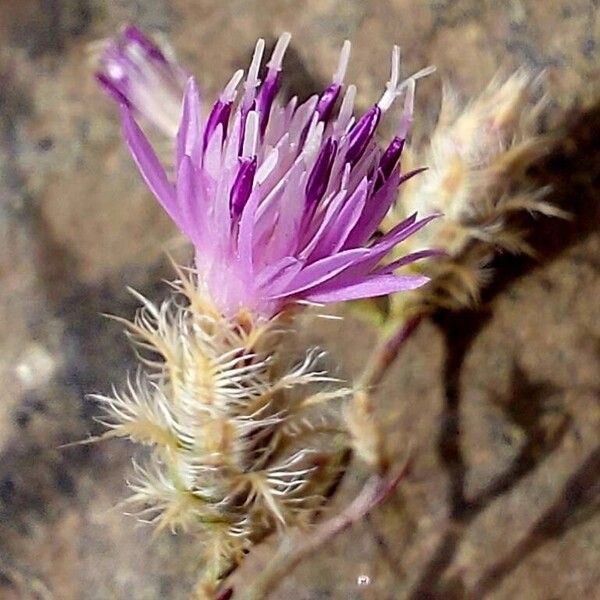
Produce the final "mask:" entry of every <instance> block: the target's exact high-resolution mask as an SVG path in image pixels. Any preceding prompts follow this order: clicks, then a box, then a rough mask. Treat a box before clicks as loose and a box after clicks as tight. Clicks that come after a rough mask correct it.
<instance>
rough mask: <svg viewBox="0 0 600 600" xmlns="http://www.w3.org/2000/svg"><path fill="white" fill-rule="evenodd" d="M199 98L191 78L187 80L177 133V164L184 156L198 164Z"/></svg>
mask: <svg viewBox="0 0 600 600" xmlns="http://www.w3.org/2000/svg"><path fill="white" fill-rule="evenodd" d="M201 118H202V117H201V109H200V96H199V94H198V88H197V86H196V82H195V80H194V78H193V77H190V78H189V79H188V80H187V83H186V86H185V93H184V96H183V109H182V114H181V121H180V123H179V130H178V131H177V164H178V165H179V164H180V162H181V159H182V158H183V156H184V155H187V156H189V157H191V158H192V160H193V164H195V165H199V164H200V150H201V149H200V133H201V129H202V123H201Z"/></svg>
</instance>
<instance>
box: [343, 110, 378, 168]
mask: <svg viewBox="0 0 600 600" xmlns="http://www.w3.org/2000/svg"><path fill="white" fill-rule="evenodd" d="M380 118H381V109H380V108H379V106H377V105H376V104H375V105H374V106H372V107H371V108H370V109H369V110H368V111H367V112H366V113H365V114H364V115H363V116H362V117H361V118H360V119H359V120H358V122H357V123H356V124H355V125H354V127H352V129H351V130H350V133H349V134H348V140H349V141H348V150H347V152H346V161H347V162H349V163H351V164H354V163H356V162H357V161H358V159H359V158H360V157H361V156H362V154H363V152H364V151H365V148H366V147H367V144H368V143H369V142H370V141H371V139H372V138H373V134H374V133H375V129H377V125H378V124H379V119H380Z"/></svg>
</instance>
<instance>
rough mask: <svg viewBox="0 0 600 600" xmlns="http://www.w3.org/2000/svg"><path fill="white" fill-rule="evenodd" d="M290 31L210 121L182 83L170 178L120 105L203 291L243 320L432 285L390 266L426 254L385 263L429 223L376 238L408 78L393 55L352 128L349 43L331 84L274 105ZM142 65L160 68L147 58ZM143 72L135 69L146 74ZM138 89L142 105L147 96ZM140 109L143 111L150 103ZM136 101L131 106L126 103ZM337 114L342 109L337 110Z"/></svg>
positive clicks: (390, 189) (395, 175) (411, 83)
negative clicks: (394, 116)
mask: <svg viewBox="0 0 600 600" xmlns="http://www.w3.org/2000/svg"><path fill="white" fill-rule="evenodd" d="M289 40H290V36H289V34H287V33H286V34H283V35H282V36H281V37H280V39H279V40H278V42H277V44H276V46H275V49H274V51H273V54H272V56H271V59H270V61H269V63H268V65H267V72H266V76H265V79H264V81H263V82H262V83H261V81H260V80H259V79H258V73H259V68H260V64H261V60H262V55H263V51H264V41H263V40H259V41H258V43H257V45H256V49H255V52H254V56H253V59H252V63H251V65H250V68H249V70H248V74H247V76H246V79H245V81H244V84H243V93H242V94H241V98H239V100H238V101H236V96H237V92H236V90H237V88H238V86H239V84H240V82H241V80H242V78H243V73H242V71H238V72H237V73H235V74H234V76H233V77H232V79H231V80H230V82H229V83H228V84H227V85H226V86H225V88H224V90H223V92H222V93H221V95H220V96H219V98H218V99H217V101H216V102H215V104H214V106H213V107H212V109H211V110H210V112H209V113H208V115H207V116H206V117H203V115H202V112H201V107H200V101H199V96H198V91H197V88H196V84H195V82H194V80H193V79H192V78H190V79H188V81H187V84H186V87H185V92H184V98H183V106H182V108H181V119H180V123H179V129H178V131H177V135H176V157H175V169H174V171H175V176H174V180H173V181H172V180H171V179H170V178H169V177H168V175H167V172H166V170H165V168H163V166H162V165H161V163H160V162H159V160H158V158H157V156H156V154H155V152H154V151H153V149H152V147H151V146H150V144H149V142H148V140H147V139H146V137H145V135H144V134H143V133H142V131H141V129H140V128H139V127H138V125H137V123H136V121H135V118H134V114H133V112H132V107H131V104H132V103H131V102H121V105H122V119H123V127H124V133H125V137H126V140H127V143H128V145H129V148H130V150H131V153H132V155H133V158H134V160H135V162H136V163H137V165H138V167H139V169H140V172H141V174H142V176H143V177H144V179H145V181H146V183H147V184H148V186H149V188H150V189H151V190H152V192H153V193H154V195H155V196H156V197H157V198H158V200H159V202H160V203H161V204H162V206H163V207H164V209H165V210H166V211H167V213H168V214H169V216H170V217H171V218H172V219H173V221H174V222H175V223H176V224H177V226H178V227H179V228H180V229H181V231H182V232H183V233H184V234H185V235H186V236H187V237H188V238H189V239H190V240H191V241H192V243H193V245H194V247H195V251H196V253H195V260H196V263H195V264H196V268H197V271H198V275H199V277H198V280H199V285H200V286H201V288H202V289H203V290H204V291H206V293H207V294H209V296H210V297H211V298H212V300H213V301H214V302H215V303H216V305H217V306H218V307H219V309H220V310H221V311H223V313H224V314H225V315H235V314H236V313H237V312H238V311H240V310H250V311H251V312H252V313H253V314H254V315H255V316H257V317H259V318H270V317H271V316H273V315H274V314H276V313H278V312H279V311H280V310H281V309H282V308H284V307H285V306H286V305H289V304H290V303H297V302H305V303H330V302H338V301H342V300H352V299H358V298H367V297H373V296H381V295H386V294H390V293H393V292H398V291H401V290H410V289H414V288H416V287H419V286H421V285H423V284H424V283H426V282H427V278H426V277H423V276H420V275H416V274H396V273H395V271H396V269H398V268H400V267H403V266H405V265H407V264H409V263H411V262H413V261H415V260H418V259H421V258H424V257H426V256H431V255H432V254H434V253H435V252H434V251H427V250H426V251H421V252H417V253H414V254H410V255H408V256H405V257H404V258H401V259H400V260H395V261H394V262H392V263H387V264H386V263H385V258H386V256H388V254H389V253H390V251H391V250H392V249H393V248H394V247H395V246H396V245H397V244H399V243H400V242H402V241H403V240H405V239H406V238H407V237H409V236H410V235H412V234H413V233H415V232H416V231H418V230H419V229H421V228H422V227H424V226H425V225H426V223H428V222H429V221H430V220H431V219H432V218H433V217H431V216H429V217H427V218H424V219H420V220H417V215H416V214H414V215H412V216H410V217H409V218H408V219H406V220H405V221H403V222H402V223H399V224H398V225H397V226H396V227H394V228H393V229H392V230H391V231H389V232H388V233H387V234H385V235H383V236H379V237H377V236H376V234H377V230H378V227H379V225H380V223H381V221H382V219H383V218H384V216H385V215H386V213H387V212H388V210H389V208H390V206H391V205H392V203H393V202H394V200H395V199H396V197H397V194H398V187H399V185H400V183H401V182H402V181H404V180H406V179H407V178H408V177H411V176H412V175H413V174H415V173H416V172H413V173H407V174H401V171H400V166H399V164H398V162H399V159H400V154H401V152H402V147H403V144H404V138H405V136H406V133H407V129H408V126H409V124H410V120H411V114H412V103H413V97H414V89H415V81H416V79H417V78H418V77H421V76H423V75H425V74H427V73H428V72H430V69H425V70H423V71H421V72H419V73H417V74H416V75H413V76H412V77H411V78H409V79H407V80H406V81H403V82H400V81H399V61H400V52H399V49H398V48H397V47H394V51H393V54H392V74H391V78H390V81H389V82H388V84H387V86H386V90H385V92H384V94H383V95H382V97H381V99H380V100H379V101H378V102H377V103H376V104H375V105H373V106H372V107H371V108H370V109H369V110H367V112H366V113H365V114H364V115H363V116H362V117H360V118H359V119H357V120H356V119H355V118H354V116H353V104H354V97H355V93H356V88H355V87H354V86H352V85H351V86H349V87H348V88H347V89H346V90H345V92H344V93H343V94H342V88H343V78H344V74H345V71H346V66H347V64H348V58H349V54H350V43H349V42H346V43H345V44H344V47H343V49H342V52H341V55H340V60H339V66H338V68H337V71H336V73H335V75H334V77H333V81H332V83H331V85H330V86H329V87H328V88H327V89H326V90H325V91H324V92H323V93H322V94H321V95H320V96H317V95H315V96H313V97H312V98H309V99H308V100H307V101H306V102H304V103H303V104H300V105H299V104H298V102H297V99H296V98H293V99H292V100H291V101H289V102H288V103H287V104H283V103H282V102H281V101H280V100H279V99H278V98H277V92H278V90H279V85H280V74H281V65H282V60H283V55H284V52H285V50H286V47H287V45H288V43H289ZM147 58H148V61H149V63H150V64H151V65H153V64H154V62H155V61H157V60H158V61H160V59H159V58H156V59H155V58H154V57H152V56H150V54H147ZM142 70H143V69H142ZM154 91H155V90H154V89H151V88H149V89H147V90H146V92H145V96H149V95H151V94H153V93H154ZM400 94H404V95H405V111H404V115H403V116H402V118H401V122H400V125H399V129H398V133H397V135H396V136H395V137H394V138H393V139H392V141H391V143H390V144H389V146H387V148H382V147H381V146H380V145H379V144H378V143H377V141H376V140H375V132H376V130H377V127H378V125H379V123H380V121H381V119H382V118H383V116H384V115H385V113H386V112H387V111H388V109H389V108H390V106H391V105H392V103H393V101H394V99H395V98H396V97H397V96H398V95H400ZM145 102H146V103H147V104H148V105H149V104H150V101H149V100H146V99H145ZM133 104H135V103H133ZM336 104H339V108H338V109H337V110H334V108H335V106H336Z"/></svg>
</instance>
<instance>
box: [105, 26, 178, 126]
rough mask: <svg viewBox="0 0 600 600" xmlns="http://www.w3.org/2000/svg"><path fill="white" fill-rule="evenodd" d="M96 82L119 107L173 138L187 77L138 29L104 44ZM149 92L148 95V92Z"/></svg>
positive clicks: (126, 31) (128, 31) (124, 32)
mask: <svg viewBox="0 0 600 600" xmlns="http://www.w3.org/2000/svg"><path fill="white" fill-rule="evenodd" d="M99 67H100V70H99V71H98V72H97V73H96V79H97V80H98V82H99V83H100V85H101V86H102V87H103V88H104V89H105V90H106V91H107V92H108V93H109V94H110V95H111V96H112V97H113V98H114V99H115V100H116V101H117V102H119V103H120V104H123V105H125V106H127V107H129V108H130V109H131V110H133V111H135V113H136V114H138V115H141V116H143V117H144V118H145V119H147V120H148V121H149V122H150V123H152V124H153V125H154V126H155V127H157V128H158V129H159V130H160V131H162V132H163V133H164V134H165V135H167V136H172V137H174V136H175V134H176V133H177V127H178V125H179V117H180V113H181V95H182V93H183V88H184V86H185V82H186V80H187V78H188V75H187V74H186V73H185V71H184V70H183V69H182V68H181V67H179V65H178V64H177V63H175V62H174V61H173V60H171V59H169V58H168V56H167V51H166V50H165V49H161V48H160V47H159V46H158V45H157V44H155V43H154V42H153V41H152V40H150V39H149V38H148V37H147V36H145V35H144V34H143V33H142V32H141V31H140V30H139V29H138V28H137V27H134V26H132V25H129V26H127V27H125V28H124V29H123V31H122V34H121V36H120V37H119V38H117V39H111V40H108V41H106V42H105V43H104V47H103V49H102V52H101V55H100V59H99ZM149 90H151V93H149Z"/></svg>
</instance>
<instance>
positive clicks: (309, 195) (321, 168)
mask: <svg viewBox="0 0 600 600" xmlns="http://www.w3.org/2000/svg"><path fill="white" fill-rule="evenodd" d="M336 151H337V142H335V141H334V140H333V139H331V138H327V140H326V141H325V142H324V143H323V145H322V147H321V151H320V152H319V156H318V157H317V160H316V161H315V165H314V167H313V169H312V171H311V173H310V176H309V178H308V183H307V184H306V208H307V213H309V214H312V212H313V209H314V207H315V206H316V205H317V203H318V202H319V200H320V199H321V197H322V196H323V194H324V193H325V190H326V189H327V184H328V183H329V174H330V173H331V167H332V165H333V160H334V159H335V153H336Z"/></svg>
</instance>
